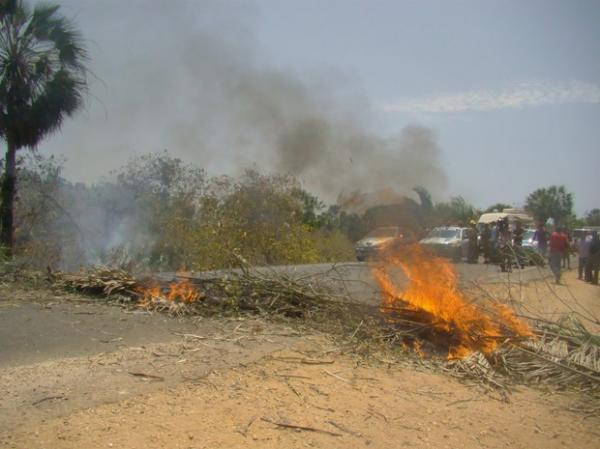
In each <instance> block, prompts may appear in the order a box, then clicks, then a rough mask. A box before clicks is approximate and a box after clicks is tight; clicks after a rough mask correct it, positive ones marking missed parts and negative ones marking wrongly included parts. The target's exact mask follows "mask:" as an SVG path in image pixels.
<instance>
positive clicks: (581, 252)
mask: <svg viewBox="0 0 600 449" xmlns="http://www.w3.org/2000/svg"><path fill="white" fill-rule="evenodd" d="M591 245H592V236H591V235H589V234H584V235H582V236H581V237H580V238H579V240H578V241H577V254H578V256H579V263H578V266H577V271H578V276H577V279H583V274H584V273H585V272H586V270H585V267H586V265H587V264H588V262H589V259H590V246H591ZM586 281H587V279H586Z"/></svg>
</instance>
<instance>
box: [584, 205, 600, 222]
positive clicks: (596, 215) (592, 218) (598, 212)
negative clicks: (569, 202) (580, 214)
mask: <svg viewBox="0 0 600 449" xmlns="http://www.w3.org/2000/svg"><path fill="white" fill-rule="evenodd" d="M585 224H587V225H588V226H600V209H598V208H596V209H592V210H591V211H589V212H588V213H587V214H585Z"/></svg>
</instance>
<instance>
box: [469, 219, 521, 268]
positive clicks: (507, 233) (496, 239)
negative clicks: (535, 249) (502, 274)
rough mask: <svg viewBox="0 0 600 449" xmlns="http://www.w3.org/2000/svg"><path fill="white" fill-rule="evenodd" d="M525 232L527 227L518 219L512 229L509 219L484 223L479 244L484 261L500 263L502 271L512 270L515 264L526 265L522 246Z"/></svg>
mask: <svg viewBox="0 0 600 449" xmlns="http://www.w3.org/2000/svg"><path fill="white" fill-rule="evenodd" d="M524 234H525V229H524V228H523V226H522V225H521V223H520V222H518V221H517V222H516V223H515V225H514V227H513V228H512V229H511V227H510V226H509V223H508V220H507V219H502V220H498V221H497V222H495V223H489V224H488V223H486V224H484V226H483V229H482V231H481V239H480V245H479V247H480V248H479V249H480V251H481V252H482V253H483V261H484V263H493V264H498V265H500V268H501V269H502V271H506V270H510V268H511V267H512V265H513V264H515V265H517V266H519V267H523V266H525V265H526V260H525V255H524V253H523V251H522V248H521V247H522V245H523V235H524Z"/></svg>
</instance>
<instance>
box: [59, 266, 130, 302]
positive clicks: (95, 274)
mask: <svg viewBox="0 0 600 449" xmlns="http://www.w3.org/2000/svg"><path fill="white" fill-rule="evenodd" d="M48 279H49V280H50V281H51V282H52V283H53V284H54V285H55V286H57V287H60V288H63V289H65V290H70V291H77V292H81V293H85V294H88V295H101V296H106V297H111V296H112V297H115V296H117V295H118V296H119V297H121V298H122V297H134V298H137V297H138V296H139V295H138V294H137V293H136V291H137V290H138V288H139V286H140V285H141V283H140V281H139V280H137V279H136V278H135V277H133V276H132V275H131V274H130V273H129V272H127V271H125V270H123V269H121V268H110V267H104V266H98V267H93V268H90V269H88V270H81V271H80V272H78V273H63V272H61V271H56V272H53V271H51V270H50V269H48Z"/></svg>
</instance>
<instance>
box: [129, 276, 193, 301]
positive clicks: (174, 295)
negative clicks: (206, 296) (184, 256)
mask: <svg viewBox="0 0 600 449" xmlns="http://www.w3.org/2000/svg"><path fill="white" fill-rule="evenodd" d="M138 291H139V293H141V294H142V295H143V297H142V300H141V303H142V304H148V303H151V302H155V301H161V300H162V301H170V302H182V303H192V302H195V301H198V300H199V299H201V298H202V294H201V292H200V291H199V290H198V289H197V288H196V287H194V285H192V283H191V282H190V281H189V280H187V279H184V280H181V281H175V282H171V283H170V284H169V286H168V287H167V288H166V289H163V288H162V287H161V286H160V285H159V284H157V283H156V282H153V283H151V284H150V285H149V286H148V287H142V288H139V289H138Z"/></svg>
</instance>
